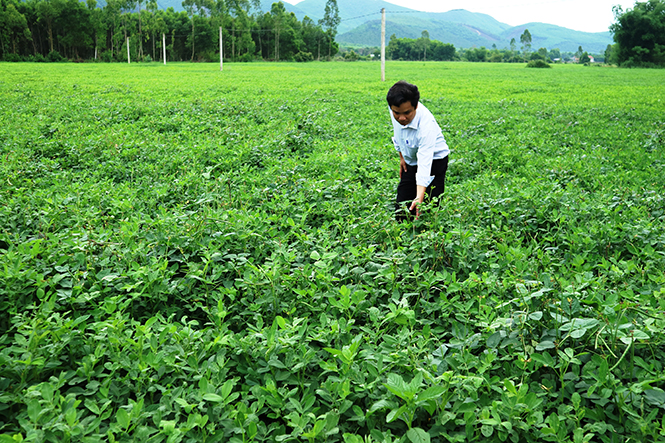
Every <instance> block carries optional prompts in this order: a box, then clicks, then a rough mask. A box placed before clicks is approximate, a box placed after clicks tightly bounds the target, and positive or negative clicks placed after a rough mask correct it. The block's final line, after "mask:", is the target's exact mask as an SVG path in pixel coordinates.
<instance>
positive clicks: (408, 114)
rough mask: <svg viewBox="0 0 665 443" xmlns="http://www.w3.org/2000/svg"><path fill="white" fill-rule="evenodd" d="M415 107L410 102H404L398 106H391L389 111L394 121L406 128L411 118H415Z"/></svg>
mask: <svg viewBox="0 0 665 443" xmlns="http://www.w3.org/2000/svg"><path fill="white" fill-rule="evenodd" d="M417 107H418V106H417V105H416V107H414V106H413V105H412V104H411V102H410V101H405V102H404V103H402V104H401V105H399V106H395V105H393V106H391V107H390V110H391V111H392V112H393V117H394V118H395V120H397V123H399V124H400V125H402V126H406V125H408V124H409V123H411V121H412V120H413V118H414V117H415V116H416V108H417Z"/></svg>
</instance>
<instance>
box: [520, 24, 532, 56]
mask: <svg viewBox="0 0 665 443" xmlns="http://www.w3.org/2000/svg"><path fill="white" fill-rule="evenodd" d="M520 43H522V52H523V53H524V58H525V59H527V60H528V59H529V52H531V33H530V32H529V30H528V29H525V30H524V32H523V33H522V35H520Z"/></svg>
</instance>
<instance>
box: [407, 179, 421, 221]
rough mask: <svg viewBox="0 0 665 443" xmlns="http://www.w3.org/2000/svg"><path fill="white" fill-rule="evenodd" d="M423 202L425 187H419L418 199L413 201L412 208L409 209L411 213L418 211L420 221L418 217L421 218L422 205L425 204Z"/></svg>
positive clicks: (417, 215)
mask: <svg viewBox="0 0 665 443" xmlns="http://www.w3.org/2000/svg"><path fill="white" fill-rule="evenodd" d="M423 200H425V187H424V186H418V194H417V196H416V199H415V200H413V202H412V203H411V206H410V207H409V211H413V210H414V209H415V210H416V220H418V217H420V204H421V203H422V202H423Z"/></svg>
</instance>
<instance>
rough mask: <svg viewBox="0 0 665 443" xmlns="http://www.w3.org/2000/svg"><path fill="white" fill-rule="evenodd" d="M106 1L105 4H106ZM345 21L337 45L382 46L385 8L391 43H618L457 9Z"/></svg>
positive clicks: (265, 4)
mask: <svg viewBox="0 0 665 443" xmlns="http://www.w3.org/2000/svg"><path fill="white" fill-rule="evenodd" d="M100 1H103V0H100ZM273 2H274V0H261V10H262V11H263V12H268V11H270V7H271V5H272V3H273ZM157 3H158V5H159V7H160V8H163V9H166V8H168V7H173V8H174V9H175V10H176V11H182V10H183V7H182V0H157ZM283 3H284V7H285V8H286V10H287V11H288V12H293V13H294V14H295V16H296V17H297V18H298V20H302V19H303V18H304V17H305V16H308V17H309V18H311V19H312V20H314V22H318V21H319V20H320V19H322V18H323V14H324V10H325V7H326V0H304V1H302V2H300V3H298V4H297V5H292V4H290V3H287V2H283ZM337 6H338V8H339V15H340V17H341V19H342V21H341V22H340V24H339V27H338V28H337V32H338V34H337V38H336V40H337V42H339V43H341V44H343V45H344V44H347V45H363V46H377V47H378V46H380V45H381V8H385V9H386V44H387V43H388V39H389V38H390V36H391V35H392V34H395V36H396V37H398V38H418V37H420V36H421V34H422V32H423V31H424V30H427V31H428V32H429V35H430V38H431V39H433V40H439V41H442V42H444V43H452V44H453V45H455V47H456V48H471V47H474V46H475V47H480V46H485V47H486V48H490V47H492V45H493V44H495V45H496V46H497V48H500V49H501V48H507V47H509V46H510V39H511V38H514V39H515V41H516V42H517V46H518V48H519V47H520V46H521V45H520V42H519V41H520V35H522V33H523V32H524V29H528V30H529V32H530V33H531V37H532V45H531V47H532V49H533V50H537V49H538V48H547V49H553V48H559V49H560V50H561V51H572V52H574V51H577V48H578V47H579V46H582V48H583V49H584V50H585V51H588V52H591V53H600V52H603V51H604V50H605V48H606V47H607V45H609V44H612V43H613V40H612V35H611V34H610V33H609V32H595V33H592V32H582V31H574V30H572V29H568V28H563V27H561V26H556V25H550V24H546V23H527V24H524V25H520V26H510V25H507V24H505V23H501V22H499V21H498V20H496V19H494V18H492V17H491V16H489V15H487V14H481V13H477V12H469V11H466V10H464V9H454V10H452V11H448V12H437V13H430V12H422V11H416V10H414V9H409V8H405V7H403V6H398V5H394V4H392V3H388V2H386V1H383V0H337Z"/></svg>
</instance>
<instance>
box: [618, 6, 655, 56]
mask: <svg viewBox="0 0 665 443" xmlns="http://www.w3.org/2000/svg"><path fill="white" fill-rule="evenodd" d="M613 11H614V19H615V23H614V24H612V26H611V27H610V31H611V32H612V34H613V35H614V41H615V43H616V52H617V54H616V57H617V61H618V63H619V65H620V66H627V67H632V66H645V67H650V66H663V65H665V0H647V1H645V2H636V3H635V6H634V7H633V8H632V9H629V10H626V11H623V9H622V8H621V7H620V6H615V7H614V9H613Z"/></svg>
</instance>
